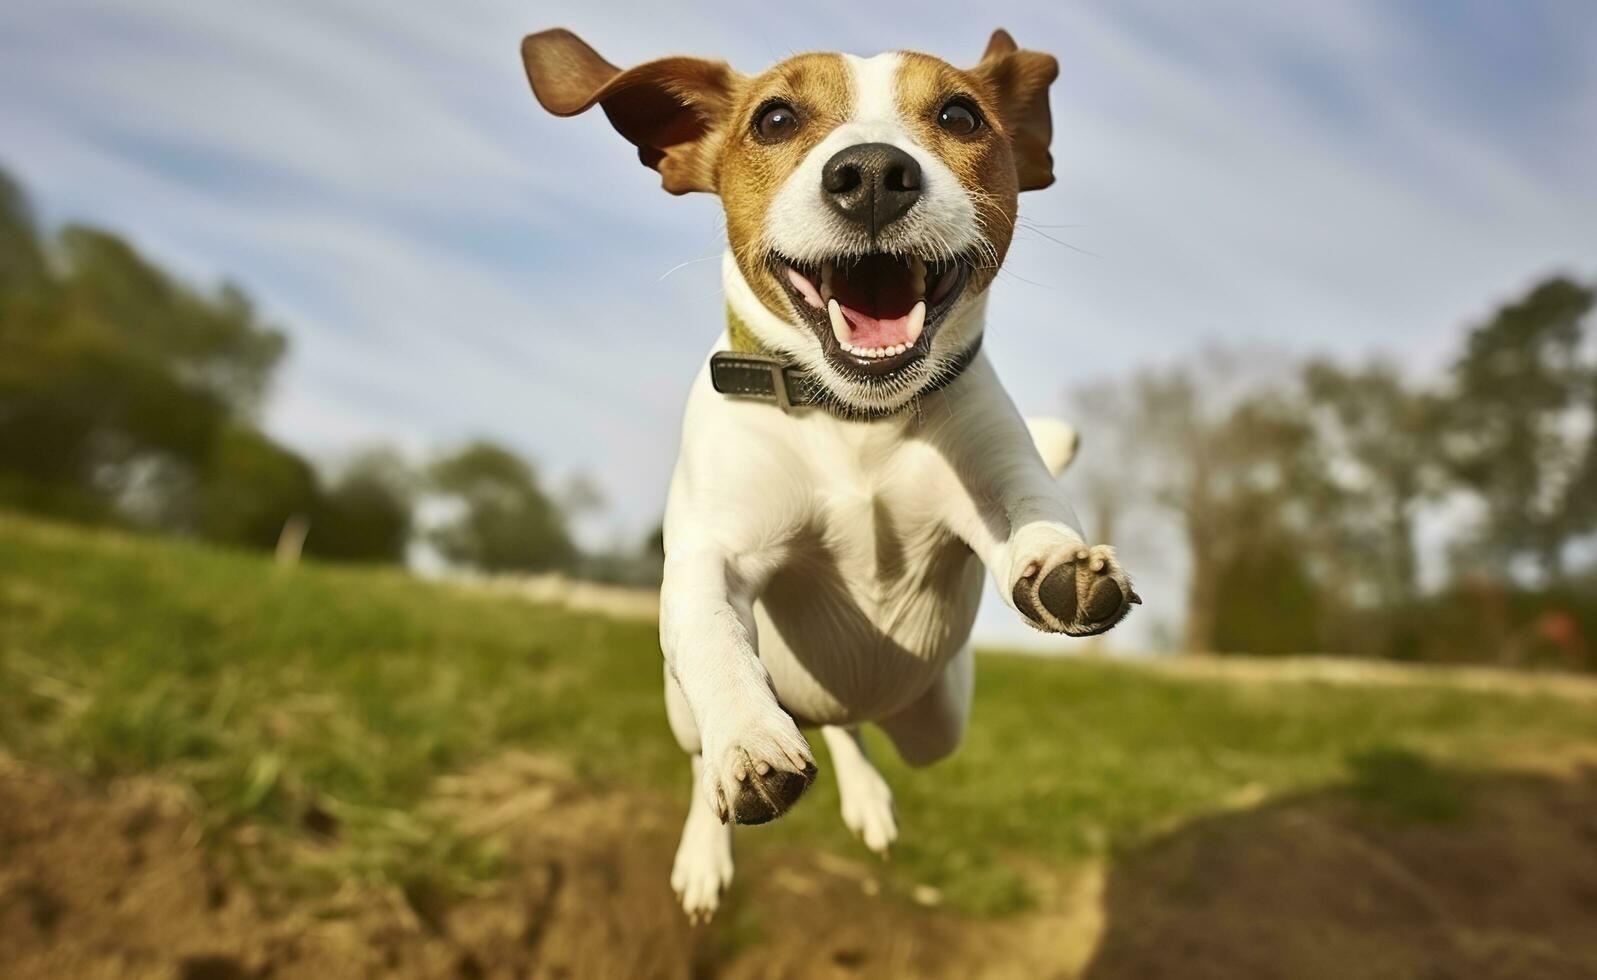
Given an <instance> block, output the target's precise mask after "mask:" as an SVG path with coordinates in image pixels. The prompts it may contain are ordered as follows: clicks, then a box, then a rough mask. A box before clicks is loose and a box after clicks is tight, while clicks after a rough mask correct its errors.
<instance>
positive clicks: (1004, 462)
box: [939, 375, 1141, 636]
mask: <svg viewBox="0 0 1597 980" xmlns="http://www.w3.org/2000/svg"><path fill="white" fill-rule="evenodd" d="M973 381H974V382H975V385H976V387H975V388H974V389H973V390H972V392H971V394H970V398H971V399H972V400H973V402H977V403H979V404H977V405H976V406H975V407H978V408H984V409H985V410H982V411H970V412H967V413H966V414H965V415H964V416H963V417H962V419H961V421H962V422H964V423H965V424H962V425H959V426H953V427H949V428H948V429H946V430H945V431H943V432H942V433H940V434H939V437H940V439H941V441H943V442H944V444H945V450H946V451H947V452H949V453H950V455H951V457H952V458H953V459H954V460H956V463H955V466H956V468H957V470H958V471H959V474H960V482H961V485H962V488H963V489H964V490H965V492H964V493H963V494H958V495H949V496H948V498H947V499H946V503H945V506H946V507H948V508H949V523H950V526H952V527H953V528H954V530H955V532H956V533H958V534H959V535H960V536H961V537H962V538H964V539H965V541H966V543H968V544H969V545H970V546H971V549H972V550H973V551H975V552H976V554H977V555H979V556H980V557H981V559H982V562H983V563H984V564H985V565H986V566H987V569H988V572H989V573H990V574H991V575H992V577H993V579H994V581H995V582H996V583H997V585H998V588H999V591H1000V593H1001V594H1002V595H1003V597H1004V601H1005V602H1007V603H1008V604H1009V605H1010V606H1011V607H1012V608H1013V609H1014V610H1015V611H1016V612H1018V613H1020V615H1021V616H1022V617H1024V618H1025V620H1026V621H1027V622H1028V623H1029V624H1031V625H1032V626H1035V627H1036V628H1038V629H1040V630H1045V631H1047V632H1051V633H1068V634H1071V635H1073V636H1089V635H1092V634H1094V633H1102V632H1104V631H1105V630H1107V629H1109V628H1110V627H1112V626H1114V625H1115V624H1116V623H1118V622H1120V620H1121V619H1123V618H1125V615H1126V613H1127V611H1128V610H1129V609H1130V607H1131V605H1132V604H1133V603H1137V602H1140V601H1141V600H1140V599H1138V598H1137V595H1136V593H1135V592H1133V591H1132V590H1131V582H1130V580H1129V579H1128V578H1127V577H1126V574H1125V572H1124V571H1123V570H1122V569H1121V568H1120V565H1119V563H1118V562H1117V561H1116V560H1115V554H1114V550H1113V549H1112V548H1109V547H1107V546H1104V545H1099V546H1097V547H1089V546H1088V544H1087V542H1086V540H1085V538H1084V537H1083V536H1082V533H1081V530H1080V527H1081V524H1080V522H1079V521H1078V520H1077V518H1076V514H1075V511H1074V510H1073V509H1072V508H1071V506H1070V503H1069V501H1068V500H1066V498H1065V494H1064V491H1063V490H1062V489H1061V488H1060V486H1059V484H1058V482H1057V481H1056V480H1055V479H1054V474H1052V473H1050V472H1049V466H1048V465H1047V463H1045V461H1044V459H1043V456H1042V453H1041V452H1040V451H1039V448H1038V443H1039V442H1043V441H1047V440H1044V439H1042V438H1040V435H1041V436H1047V435H1048V433H1047V431H1046V430H1045V431H1043V432H1042V433H1041V434H1040V435H1039V433H1038V432H1037V431H1036V430H1035V429H1033V430H1030V431H1028V429H1027V426H1026V423H1024V422H1023V421H1021V418H1020V415H1019V413H1018V412H1016V411H1015V409H1014V405H1013V404H1012V403H1011V402H1010V401H1009V399H1008V396H1006V395H1004V394H1003V393H1002V389H1000V388H999V387H998V386H997V381H996V378H995V377H992V376H990V375H977V376H975V377H974V378H973ZM984 382H985V384H984ZM1056 435H1059V436H1060V437H1061V438H1060V439H1058V440H1054V441H1059V442H1061V445H1060V446H1059V447H1056V448H1059V449H1063V445H1062V442H1063V434H1062V433H1056ZM1073 447H1074V440H1073V439H1072V440H1071V448H1072V449H1073ZM1049 448H1055V447H1049ZM1051 462H1053V463H1055V464H1058V463H1060V462H1061V460H1058V459H1055V460H1052V461H1051ZM1064 462H1068V460H1064Z"/></svg>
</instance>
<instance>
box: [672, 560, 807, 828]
mask: <svg viewBox="0 0 1597 980" xmlns="http://www.w3.org/2000/svg"><path fill="white" fill-rule="evenodd" d="M753 602H754V599H753V595H752V594H751V590H750V589H749V588H748V587H746V586H743V585H742V584H741V583H739V581H738V576H736V575H735V574H734V573H733V570H732V568H731V567H730V566H729V564H728V562H727V560H726V559H725V557H724V556H722V555H718V554H715V553H713V552H704V551H701V552H696V553H692V552H690V553H687V554H680V553H673V554H671V555H669V556H668V558H667V561H666V567H665V580H664V582H663V583H662V585H661V589H660V646H661V649H662V650H663V651H664V653H665V658H666V666H667V669H668V670H670V672H671V675H672V677H674V678H675V679H676V682H677V685H678V687H679V688H680V690H681V692H682V696H683V699H684V700H685V701H686V702H687V705H688V708H689V710H690V711H691V712H692V715H693V721H694V723H695V725H696V726H697V728H698V731H699V741H700V745H699V749H700V754H701V756H702V758H703V762H702V765H701V766H700V770H701V772H700V782H701V784H702V790H703V793H704V802H705V805H706V806H708V807H709V809H710V812H711V813H713V814H714V815H715V816H716V817H717V818H719V819H720V820H721V821H722V822H730V821H735V822H737V823H764V822H766V821H767V820H772V819H775V818H776V817H778V816H781V815H782V814H783V813H784V812H786V811H787V808H788V807H790V806H792V805H793V802H794V801H795V800H797V799H798V798H799V795H800V794H802V793H803V792H804V789H805V788H806V787H807V786H809V784H810V781H811V780H812V779H814V778H815V759H814V756H813V755H812V754H811V752H810V747H809V743H808V742H806V741H805V740H804V736H803V735H801V734H799V730H798V726H797V725H795V724H794V723H793V719H792V718H791V717H789V715H788V714H787V712H786V711H783V710H782V706H781V705H780V704H778V703H777V700H776V694H775V692H774V691H773V690H772V689H771V679H770V675H769V674H768V673H767V672H766V670H765V666H764V665H763V664H762V663H760V659H759V656H758V654H757V652H756V648H755V629H754V609H753Z"/></svg>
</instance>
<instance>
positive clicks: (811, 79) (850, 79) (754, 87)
mask: <svg viewBox="0 0 1597 980" xmlns="http://www.w3.org/2000/svg"><path fill="white" fill-rule="evenodd" d="M963 74H964V73H963V72H960V71H959V69H957V68H955V67H954V66H953V65H950V64H948V63H947V62H945V61H943V60H942V59H941V58H937V57H934V56H932V55H928V54H921V53H919V52H913V51H888V52H884V53H882V54H878V55H873V56H869V57H861V56H859V55H853V54H842V53H835V52H808V53H805V54H798V55H793V56H792V57H790V58H787V59H785V60H783V61H779V62H777V63H776V64H774V65H772V66H771V67H770V68H768V69H766V70H765V71H764V72H762V73H760V74H759V75H756V76H754V78H753V79H752V80H751V81H750V84H749V88H748V94H749V98H750V99H751V100H752V101H755V102H758V101H762V100H764V99H768V98H774V97H780V98H786V99H791V100H794V101H797V102H802V103H804V104H805V105H806V106H809V107H812V108H824V109H827V110H831V111H832V112H835V113H837V114H838V115H839V116H841V117H844V118H856V119H857V118H873V117H874V118H882V117H887V116H892V115H895V114H898V113H901V112H902V111H904V108H905V107H906V105H911V104H915V103H918V102H919V101H921V98H922V97H929V93H933V92H937V91H941V90H943V89H946V88H948V87H950V86H957V85H959V80H960V78H961V76H963Z"/></svg>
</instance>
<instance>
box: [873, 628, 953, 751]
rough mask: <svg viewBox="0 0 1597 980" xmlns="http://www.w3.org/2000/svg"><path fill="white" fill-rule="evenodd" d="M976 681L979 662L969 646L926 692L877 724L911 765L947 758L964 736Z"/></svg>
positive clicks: (950, 662) (950, 663) (951, 662)
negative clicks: (977, 662)
mask: <svg viewBox="0 0 1597 980" xmlns="http://www.w3.org/2000/svg"><path fill="white" fill-rule="evenodd" d="M975 683H976V662H975V659H974V658H973V657H972V656H971V652H970V647H969V646H966V647H965V648H964V649H963V650H961V651H959V653H957V654H955V655H954V659H953V660H951V661H949V663H948V666H947V667H945V668H944V669H943V673H942V676H941V677H939V678H937V680H936V682H935V683H933V684H932V686H931V687H930V688H928V689H927V691H926V693H925V694H922V695H921V696H920V697H919V698H916V699H915V700H914V701H912V702H910V705H909V707H907V708H905V709H904V710H903V711H900V712H899V713H898V714H896V715H889V716H888V717H886V718H882V719H880V720H878V721H877V722H876V724H877V727H879V728H881V730H882V731H884V732H886V733H887V737H888V738H889V739H892V742H893V747H894V748H896V749H898V754H899V757H900V758H902V759H903V760H904V761H905V762H907V763H909V764H910V765H912V766H929V765H931V764H932V763H934V762H936V761H938V760H939V759H945V758H947V757H948V756H950V755H952V754H953V752H954V750H955V749H956V748H958V747H959V740H960V739H961V738H962V737H964V734H965V723H966V722H967V721H968V720H969V719H970V698H971V694H972V693H973V692H974V690H975Z"/></svg>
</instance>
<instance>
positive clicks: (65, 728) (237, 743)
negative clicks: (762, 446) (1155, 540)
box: [0, 513, 1597, 914]
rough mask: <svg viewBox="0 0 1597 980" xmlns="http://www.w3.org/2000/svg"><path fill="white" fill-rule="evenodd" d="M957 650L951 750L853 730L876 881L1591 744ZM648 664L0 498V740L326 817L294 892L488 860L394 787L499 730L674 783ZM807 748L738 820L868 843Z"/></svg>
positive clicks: (827, 846) (1374, 797)
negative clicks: (797, 771) (883, 797)
mask: <svg viewBox="0 0 1597 980" xmlns="http://www.w3.org/2000/svg"><path fill="white" fill-rule="evenodd" d="M978 674H979V678H980V679H979V683H978V688H977V704H976V709H975V719H974V722H973V724H972V727H971V731H970V734H969V736H968V739H967V742H966V744H965V746H964V747H963V748H962V749H961V750H960V752H959V753H958V754H957V755H956V756H955V757H954V758H953V759H951V760H949V761H947V762H945V763H943V764H940V765H938V766H936V767H934V768H932V769H930V770H925V771H910V770H906V769H904V768H903V767H902V766H900V765H899V764H898V763H897V762H896V760H894V759H893V758H892V755H891V752H890V751H889V750H887V749H886V747H885V746H882V745H881V744H880V742H879V740H878V744H877V747H878V749H879V751H878V757H879V758H880V759H881V760H882V761H883V763H884V769H885V771H886V775H887V777H888V779H889V781H890V782H891V783H892V784H893V786H894V788H895V791H896V794H897V799H898V806H899V814H900V819H901V824H902V828H903V835H902V839H901V845H900V847H899V849H898V850H897V851H895V854H894V857H893V862H892V865H891V871H890V872H889V874H890V877H891V881H892V882H893V883H894V884H895V885H896V886H897V887H900V888H904V889H908V888H909V887H911V886H914V885H921V884H927V885H932V886H934V887H936V888H938V889H940V890H941V891H942V893H943V894H944V895H946V896H947V898H948V900H949V902H950V903H952V904H953V905H955V906H956V907H957V908H960V909H963V910H966V911H970V912H975V913H982V914H1001V913H1004V912H1008V911H1012V910H1015V909H1017V908H1020V907H1023V906H1025V905H1026V904H1027V903H1028V901H1029V900H1030V894H1029V892H1028V886H1027V880H1028V877H1027V868H1028V867H1035V866H1036V865H1037V864H1039V863H1040V864H1042V865H1045V866H1059V867H1065V866H1068V865H1070V864H1071V863H1072V862H1074V861H1077V860H1079V859H1081V858H1083V857H1089V856H1097V855H1109V856H1111V857H1112V856H1113V855H1115V854H1117V853H1119V852H1121V851H1123V850H1124V849H1127V848H1130V847H1134V846H1136V845H1138V844H1140V843H1142V842H1144V841H1145V840H1147V839H1148V838H1149V836H1150V835H1151V834H1153V833H1155V832H1158V831H1161V830H1165V829H1168V828H1171V827H1174V826H1176V825H1179V824H1181V823H1183V822H1185V821H1189V820H1191V819H1194V818H1197V817H1200V816H1203V815H1206V814H1210V813H1215V812H1219V811H1223V810H1225V809H1227V808H1231V807H1236V806H1242V805H1247V804H1251V803H1256V802H1258V801H1260V800H1263V799H1267V798H1271V797H1274V796H1277V795H1280V794H1285V793H1291V792H1297V791H1307V790H1313V789H1316V788H1320V787H1330V786H1351V787H1353V788H1354V790H1355V791H1356V795H1357V797H1358V798H1359V799H1362V800H1364V801H1366V802H1367V803H1368V805H1370V806H1372V807H1375V808H1379V809H1384V810H1387V811H1390V812H1391V814H1392V815H1393V816H1395V817H1398V818H1402V819H1413V820H1445V819H1448V818H1449V816H1450V815H1451V814H1453V813H1454V812H1455V811H1456V810H1457V809H1458V807H1459V806H1461V805H1463V803H1462V802H1461V801H1460V800H1458V799H1456V798H1455V795H1454V794H1453V793H1452V791H1451V789H1450V788H1449V787H1450V784H1449V783H1448V781H1447V778H1446V777H1445V776H1444V775H1443V774H1444V773H1451V772H1455V771H1460V770H1462V771H1468V770H1471V769H1477V768H1486V767H1490V766H1492V765H1493V764H1494V763H1496V762H1499V761H1501V760H1503V759H1507V758H1514V759H1524V758H1527V757H1530V756H1533V755H1534V754H1536V753H1538V752H1544V751H1550V750H1553V749H1556V748H1558V747H1561V746H1567V745H1569V744H1571V743H1581V744H1591V743H1597V711H1594V710H1593V709H1592V706H1591V705H1590V704H1587V703H1578V702H1572V701H1569V700H1565V699H1559V698H1551V697H1528V696H1506V695H1505V696H1498V695H1491V694H1482V693H1470V692H1463V691H1459V690H1455V689H1450V688H1449V687H1447V686H1445V685H1437V686H1434V687H1432V686H1419V687H1409V688H1392V687H1383V688H1369V689H1363V688H1359V687H1357V686H1348V685H1328V684H1317V683H1291V684H1268V683H1235V682H1230V681H1225V680H1219V679H1214V680H1204V679H1192V678H1177V677H1161V676H1156V675H1154V674H1151V673H1149V672H1146V671H1141V670H1138V669H1136V668H1134V667H1126V666H1116V665H1113V664H1108V663H1104V662H1101V661H1085V660H1046V659H1039V658H1036V657H1022V656H1011V655H1001V654H996V653H988V654H985V655H983V656H982V657H981V658H980V660H979V664H978ZM659 687H660V666H659V653H658V651H657V648H656V646H655V637H654V630H653V627H652V625H650V624H646V623H632V622H612V621H606V620H602V619H598V618H594V617H591V616H586V615H578V614H571V613H565V612H561V611H556V610H552V609H547V608H541V607H537V606H534V605H530V604H527V603H525V602H522V601H518V600H514V599H508V598H499V597H489V596H484V595H478V594H474V593H470V592H466V591H462V590H460V589H456V588H451V587H446V586H440V585H435V584H427V583H423V582H420V581H416V580H414V579H411V578H409V577H407V576H405V575H402V574H400V573H398V572H394V571H370V570H360V569H348V568H330V567H317V566H314V565H312V566H305V567H300V568H296V569H289V570H284V569H278V568H276V567H274V566H273V565H271V564H270V563H269V562H268V561H266V560H264V559H262V558H260V557H257V556H254V555H244V554H237V553H230V552H223V551H218V550H215V549H213V548H209V547H204V546H200V545H195V544H189V543H182V542H173V541H165V540H152V539H146V538H139V537H135V536H130V535H126V534H122V533H117V532H110V531H90V530H82V529H76V528H69V527H65V526H61V525H55V524H47V523H40V522H37V521H34V520H32V519H27V518H23V517H19V516H15V515H9V514H3V513H0V749H3V750H4V752H6V753H9V754H10V755H12V756H14V757H16V758H19V759H22V760H26V761H29V762H35V763H43V764H46V765H49V766H52V767H56V768H59V769H62V770H69V771H73V772H76V773H81V774H85V775H88V776H90V777H94V778H101V777H109V776H115V775H123V774H136V773H153V774H157V775H159V776H160V777H162V778H163V779H166V780H170V781H172V782H175V783H177V784H179V785H182V786H186V787H190V788H191V789H192V791H193V793H194V794H195V796H196V798H197V800H198V801H199V802H200V804H201V807H202V812H203V813H204V814H205V815H206V820H207V824H208V826H210V827H212V828H214V829H217V830H222V829H236V828H238V827H240V826H250V827H256V828H259V831H260V832H261V833H263V834H268V835H278V836H281V837H285V838H289V837H293V836H295V835H301V834H308V833H312V832H314V831H315V828H317V827H318V826H320V825H322V824H325V823H326V822H328V821H334V822H336V824H337V826H338V827H339V830H340V832H339V838H340V841H341V842H342V843H341V846H340V847H339V848H337V849H336V856H333V857H327V856H324V857H323V858H322V859H320V860H319V861H318V862H315V863H311V864H306V863H303V862H301V863H298V864H292V865H291V866H290V867H288V868H287V869H286V870H285V869H278V878H277V881H278V882H279V883H282V882H289V883H291V885H292V887H295V888H303V889H311V890H315V889H330V888H336V887H337V886H338V885H339V883H340V882H341V881H343V880H344V879H347V878H349V877H351V876H354V877H363V878H368V879H377V880H385V881H393V882H397V883H399V884H401V885H403V886H404V887H405V888H406V889H407V890H409V891H411V892H414V890H415V889H417V888H426V889H429V890H435V891H436V890H438V889H445V890H447V889H449V888H453V887H458V886H461V885H465V884H469V883H470V882H471V881H472V880H474V879H478V878H482V877H487V876H492V875H494V874H495V873H496V872H497V870H498V868H499V860H498V857H497V854H496V852H495V848H494V845H493V843H492V842H491V841H478V840H473V839H471V838H469V837H466V836H464V835H462V834H460V833H457V832H456V831H455V830H454V829H453V828H452V827H451V826H449V825H448V824H447V823H446V822H444V820H443V819H442V818H440V817H436V816H428V815H427V813H428V811H427V809H426V808H424V807H421V806H419V805H418V804H419V803H420V802H421V801H423V800H424V799H425V798H426V797H427V795H428V793H429V788H430V786H431V785H432V783H433V781H434V779H435V778H436V777H438V776H440V775H442V774H447V773H451V772H454V771H458V770H461V769H463V768H464V767H467V766H470V765H472V764H474V763H478V762H481V761H484V760H489V759H492V758H493V757H494V756H495V755H497V754H499V753H502V752H505V751H507V750H511V749H517V750H529V751H532V752H536V753H541V754H548V755H555V756H559V757H562V758H564V759H567V760H569V762H570V763H571V764H572V765H573V766H574V768H575V770H576V771H577V772H578V774H579V776H580V778H581V779H583V780H586V781H589V782H591V783H594V784H597V785H603V786H626V787H628V788H630V789H633V790H636V791H637V792H640V793H644V794H652V795H655V796H658V797H661V798H662V799H667V800H670V801H673V802H675V801H677V800H685V796H686V780H687V774H686V773H687V767H686V763H685V760H684V759H683V758H682V756H681V754H680V752H679V751H678V750H677V748H676V747H675V745H674V743H673V742H672V741H671V739H670V736H669V735H668V733H667V730H666V726H665V719H664V715H663V709H662V706H661V702H660V694H659ZM825 766H826V763H825V760H824V758H823V759H822V768H823V775H822V778H821V780H820V781H819V782H818V783H817V785H816V787H815V788H814V790H813V791H812V792H811V793H810V795H809V796H808V797H807V798H806V799H805V800H804V802H803V803H801V804H800V806H799V807H798V808H797V809H796V810H795V811H794V813H793V814H792V815H791V816H790V817H788V818H785V819H784V820H782V821H778V822H777V823H776V824H774V825H772V826H770V827H768V828H760V829H753V830H749V831H747V832H744V833H742V834H741V835H740V843H739V845H738V846H739V847H755V848H763V847H792V846H795V845H798V846H803V847H809V848H817V849H821V850H832V851H836V852H838V853H842V854H846V855H850V856H853V857H861V856H863V855H864V854H865V852H864V849H863V847H862V846H861V845H858V844H856V843H855V842H853V841H852V840H851V839H850V837H849V836H848V834H847V831H846V830H844V829H843V827H842V825H841V821H840V820H839V819H838V817H837V814H836V802H837V801H836V790H835V787H834V786H833V784H832V783H831V781H830V779H829V777H828V776H827V775H826V773H825ZM306 828H310V829H306ZM216 836H217V837H218V838H220V837H222V836H224V835H222V834H217V835H216Z"/></svg>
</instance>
